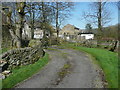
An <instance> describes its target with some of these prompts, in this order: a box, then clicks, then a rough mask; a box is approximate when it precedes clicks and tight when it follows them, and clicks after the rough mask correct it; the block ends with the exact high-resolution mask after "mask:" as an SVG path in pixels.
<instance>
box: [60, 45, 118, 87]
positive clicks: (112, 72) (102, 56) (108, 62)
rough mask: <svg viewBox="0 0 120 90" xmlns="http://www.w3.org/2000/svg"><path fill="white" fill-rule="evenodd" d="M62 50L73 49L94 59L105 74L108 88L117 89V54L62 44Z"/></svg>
mask: <svg viewBox="0 0 120 90" xmlns="http://www.w3.org/2000/svg"><path fill="white" fill-rule="evenodd" d="M62 46H63V48H64V47H67V48H73V49H76V50H80V51H81V50H82V51H85V52H87V53H89V54H91V55H92V56H93V57H95V59H96V61H97V62H98V64H99V65H100V67H101V68H102V69H103V71H104V73H105V78H106V80H107V82H108V84H109V86H108V87H109V88H117V87H118V55H117V53H114V52H110V51H107V50H104V49H98V48H86V47H80V46H74V44H64V45H62Z"/></svg>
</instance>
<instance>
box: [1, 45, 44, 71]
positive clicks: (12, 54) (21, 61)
mask: <svg viewBox="0 0 120 90" xmlns="http://www.w3.org/2000/svg"><path fill="white" fill-rule="evenodd" d="M44 54H45V52H44V51H43V49H42V48H40V47H34V48H30V47H27V48H19V49H14V50H10V51H8V52H5V53H4V54H2V55H1V58H2V60H4V61H6V62H7V63H8V65H9V66H8V69H12V68H14V67H17V66H22V65H28V64H33V63H35V62H36V61H37V60H39V58H41V57H43V55H44Z"/></svg>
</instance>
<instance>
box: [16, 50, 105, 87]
mask: <svg viewBox="0 0 120 90" xmlns="http://www.w3.org/2000/svg"><path fill="white" fill-rule="evenodd" d="M46 52H47V53H49V55H50V61H49V63H48V64H47V65H46V66H45V67H43V68H42V70H40V71H39V72H38V73H36V74H35V75H33V76H32V77H30V78H29V79H27V80H25V81H23V82H21V83H19V84H17V85H16V86H15V88H103V87H104V83H103V80H102V75H101V74H100V69H99V68H98V67H97V65H95V64H94V63H93V61H92V60H91V58H90V57H89V56H88V55H87V54H85V53H83V52H80V51H77V50H72V49H60V48H53V49H51V50H50V49H49V50H46ZM68 64H69V67H68V68H67V70H65V71H64V70H62V69H64V66H65V65H68ZM60 72H67V73H64V76H63V77H61V76H60V75H59V73H60Z"/></svg>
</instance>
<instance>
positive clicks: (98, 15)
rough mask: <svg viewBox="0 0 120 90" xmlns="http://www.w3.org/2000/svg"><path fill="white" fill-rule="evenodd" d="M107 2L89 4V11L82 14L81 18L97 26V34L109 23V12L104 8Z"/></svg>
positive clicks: (100, 1) (100, 0)
mask: <svg viewBox="0 0 120 90" xmlns="http://www.w3.org/2000/svg"><path fill="white" fill-rule="evenodd" d="M106 5H107V2H105V1H102V0H99V2H93V3H92V4H90V11H87V12H84V13H83V17H84V19H85V20H87V21H88V22H90V23H94V25H97V26H98V32H99V31H100V32H101V31H102V30H103V29H102V27H103V26H104V25H105V24H108V23H109V22H110V21H111V16H110V14H111V12H110V11H109V10H107V8H106Z"/></svg>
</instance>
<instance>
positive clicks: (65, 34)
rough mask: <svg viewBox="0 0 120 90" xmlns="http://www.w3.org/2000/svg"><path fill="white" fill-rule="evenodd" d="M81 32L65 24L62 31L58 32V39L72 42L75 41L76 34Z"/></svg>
mask: <svg viewBox="0 0 120 90" xmlns="http://www.w3.org/2000/svg"><path fill="white" fill-rule="evenodd" d="M80 32H81V30H80V29H79V28H77V27H75V26H74V25H71V24H67V25H66V26H64V27H63V28H62V30H61V31H60V32H59V37H61V38H63V39H66V40H73V39H77V36H78V33H80Z"/></svg>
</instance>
